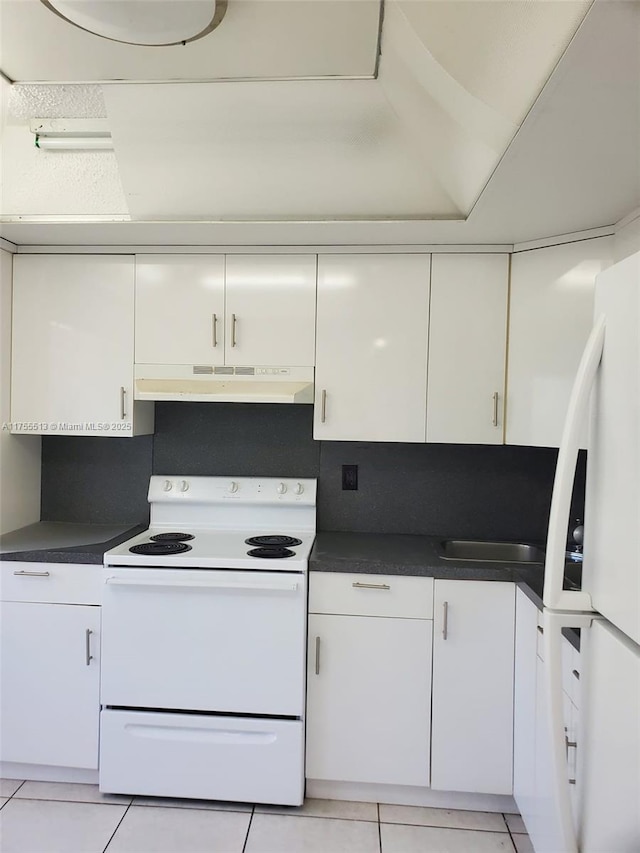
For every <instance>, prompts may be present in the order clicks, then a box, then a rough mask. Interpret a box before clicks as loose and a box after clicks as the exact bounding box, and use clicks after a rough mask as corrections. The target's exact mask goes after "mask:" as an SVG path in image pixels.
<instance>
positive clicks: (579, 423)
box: [542, 315, 605, 611]
mask: <svg viewBox="0 0 640 853" xmlns="http://www.w3.org/2000/svg"><path fill="white" fill-rule="evenodd" d="M604 337H605V318H604V315H600V316H599V317H598V318H597V319H596V321H595V323H594V326H593V328H592V330H591V334H590V335H589V339H588V341H587V344H586V346H585V349H584V352H583V353H582V358H581V360H580V364H579V366H578V372H577V373H576V378H575V380H574V383H573V388H572V389H571V397H570V398H569V407H568V409H567V417H566V419H565V423H564V429H563V431H562V439H561V441H560V449H559V451H558V463H557V465H556V474H555V479H554V481H553V493H552V496H551V512H550V514H549V532H548V535H547V549H546V557H545V566H544V592H543V596H542V597H543V601H544V606H545V607H549V608H551V609H553V610H583V611H584V610H587V611H592V610H593V605H592V603H591V596H590V595H589V593H587V592H569V591H566V590H563V589H562V586H563V582H564V561H565V551H566V547H567V530H568V527H569V512H570V509H571V493H572V491H573V480H574V477H575V473H576V464H577V461H578V451H579V449H580V446H579V445H580V434H581V431H582V428H583V426H584V424H585V423H586V421H587V415H588V412H589V398H590V396H591V389H592V388H593V383H594V381H595V378H596V373H597V372H598V366H599V364H600V360H601V358H602V351H603V348H604Z"/></svg>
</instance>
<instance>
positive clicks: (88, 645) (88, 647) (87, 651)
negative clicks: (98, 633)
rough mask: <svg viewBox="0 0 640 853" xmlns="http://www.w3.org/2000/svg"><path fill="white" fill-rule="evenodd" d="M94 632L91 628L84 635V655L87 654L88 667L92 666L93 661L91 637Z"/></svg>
mask: <svg viewBox="0 0 640 853" xmlns="http://www.w3.org/2000/svg"><path fill="white" fill-rule="evenodd" d="M92 634H93V631H92V630H91V628H87V630H86V631H85V633H84V654H85V663H86V665H87V666H90V664H91V661H92V660H93V655H92V654H91V635H92Z"/></svg>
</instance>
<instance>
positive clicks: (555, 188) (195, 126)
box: [0, 0, 640, 245]
mask: <svg viewBox="0 0 640 853" xmlns="http://www.w3.org/2000/svg"><path fill="white" fill-rule="evenodd" d="M2 2H7V0H0V4H1V3H2ZM8 2H14V0H8ZM231 2H233V0H230V3H231ZM241 2H242V0H241ZM265 2H269V0H265ZM291 2H297V0H291ZM0 8H1V7H0ZM479 9H483V10H484V11H485V13H486V16H487V17H485V16H483V15H480V14H479V13H478V12H479ZM553 10H555V11H556V13H557V14H555V15H554V14H552V11H553ZM585 10H587V14H586V17H584V20H582V23H581V19H582V16H583V14H584V12H585ZM465 16H467V17H465ZM527 16H528V17H527ZM464 21H466V25H465V26H463V22H464ZM498 21H499V22H500V24H501V26H502V29H501V30H500V29H499V28H497V22H498ZM525 23H526V26H525ZM560 24H562V26H560ZM575 28H577V31H576V33H575V36H574V37H573V38H572V37H571V35H572V32H573V30H574V29H575ZM639 33H640V2H637V0H636V2H608V0H596V2H595V3H594V4H593V5H592V6H589V5H588V3H582V2H577V3H573V2H570V0H569V2H558V3H556V2H554V0H545V2H541V3H538V2H534V3H513V2H509V3H503V2H500V0H496V2H490V1H489V0H487V2H482V0H477V2H471V3H467V2H452V3H441V2H437V0H433V1H432V0H387V2H386V8H385V18H384V24H383V37H382V55H381V60H380V65H379V70H378V76H377V79H372V80H305V81H273V80H271V81H245V82H216V83H206V82H205V83H197V84H196V83H181V84H171V83H170V84H163V85H118V84H115V85H105V86H99V85H95V86H77V85H76V86H69V85H67V86H61V85H58V86H47V85H41V86H33V85H17V86H13V87H8V88H12V90H13V91H12V92H11V94H10V97H9V98H8V99H7V100H8V102H9V113H10V116H9V120H8V124H7V125H6V127H5V134H4V139H3V143H4V153H3V158H4V162H5V164H8V163H11V168H10V169H9V168H5V169H4V176H3V177H4V187H3V196H4V198H3V209H2V214H3V218H4V219H5V220H10V221H8V222H6V224H5V225H3V226H2V234H3V236H5V237H7V238H8V239H11V240H14V241H15V242H17V243H20V244H31V245H37V244H39V243H49V244H51V243H65V244H67V245H73V244H76V243H89V244H91V243H92V244H95V245H98V244H100V243H105V242H106V243H111V244H115V243H118V244H129V245H135V244H139V245H143V244H147V243H149V244H171V245H178V244H182V245H232V244H247V245H248V244H256V245H270V244H285V245H289V244H291V245H293V244H298V245H304V244H312V245H316V244H340V243H342V244H371V243H384V244H423V243H432V244H435V243H444V244H456V243H485V242H486V243H512V242H521V241H524V240H536V239H544V238H546V237H550V236H553V235H560V234H566V233H570V232H576V231H583V230H586V229H591V228H598V227H600V226H604V225H611V224H612V223H614V222H616V221H618V220H619V219H620V218H622V217H623V216H625V215H626V214H627V213H628V212H629V211H630V210H631V209H633V208H635V207H637V206H638V204H640V161H639V160H638V155H637V151H638V144H639V140H640V113H639V110H640V50H638V43H639V41H638V39H639ZM501 34H502V35H501ZM463 35H464V38H463V37H462V36H463ZM567 42H569V43H568V47H567V46H566V45H567ZM534 47H535V49H534ZM565 47H566V50H565ZM532 54H535V56H534V59H535V61H533V59H531V55H532ZM558 58H559V61H558V62H557V65H556V66H555V67H553V66H554V62H555V61H556V60H557V59H558ZM552 68H553V73H551V76H550V78H549V79H548V80H547V82H546V84H545V80H546V77H545V75H546V74H547V73H550V72H551V69H552ZM474 69H475V71H474ZM545 69H546V70H545ZM500 81H502V82H500ZM543 84H544V86H543ZM541 86H543V89H542V92H541V93H539V94H538V92H539V88H540V87H541ZM76 89H77V90H80V91H79V92H77V93H74V92H73V91H72V90H76ZM198 90H200V91H199V92H198ZM56 93H57V94H56ZM162 93H164V94H165V95H166V99H163V97H162ZM209 93H210V95H211V97H210V98H209V97H208V95H209ZM235 93H237V97H236V94H235ZM1 100H2V99H1V98H0V101H1ZM105 102H106V104H105ZM531 103H533V106H531ZM74 105H75V106H74ZM235 107H237V109H235ZM530 107H531V108H530ZM34 109H35V110H37V112H34ZM69 110H71V112H70V111H69ZM74 110H75V112H74ZM72 115H75V116H76V117H96V118H97V117H107V118H108V120H109V122H110V126H111V130H112V133H113V139H114V144H115V153H114V152H109V153H102V154H84V153H77V152H68V153H66V154H64V155H56V154H53V153H51V152H39V153H38V152H36V153H37V154H38V156H36V153H34V150H33V139H32V138H31V139H30V138H29V137H30V134H29V132H28V119H29V118H30V117H35V116H38V117H39V118H55V117H58V116H60V117H70V116H72ZM29 143H30V147H29ZM505 148H506V152H505ZM26 151H28V155H27V154H25V152H26ZM503 152H504V153H503ZM285 154H286V155H287V156H285ZM496 164H497V165H496ZM258 165H259V166H260V168H258ZM245 166H246V168H244V167H245ZM47 169H49V173H47ZM323 170H324V171H323ZM323 176H324V179H323ZM80 183H81V186H80V185H79V184H80ZM31 189H33V192H31ZM47 189H50V190H51V191H50V192H48V193H47ZM36 190H37V193H36ZM85 190H86V192H85ZM61 197H64V198H65V199H66V200H68V201H69V206H68V207H67V208H65V209H62V207H61V206H60V205H59V206H58V207H57V208H56V207H55V206H54V204H55V203H56V201H58V202H59V200H60V198H61ZM33 198H37V200H38V202H39V205H38V207H35V206H34V205H33V203H32V201H33ZM72 204H73V205H75V206H72ZM469 210H470V212H469ZM92 219H93V220H94V222H93V223H92ZM29 220H30V221H29ZM107 220H109V221H107ZM127 220H128V221H127ZM101 223H104V225H102V224H101Z"/></svg>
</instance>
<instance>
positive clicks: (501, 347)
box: [427, 254, 509, 444]
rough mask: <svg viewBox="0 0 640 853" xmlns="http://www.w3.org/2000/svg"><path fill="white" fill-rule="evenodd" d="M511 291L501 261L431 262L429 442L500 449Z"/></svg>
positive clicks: (452, 258) (450, 257)
mask: <svg viewBox="0 0 640 853" xmlns="http://www.w3.org/2000/svg"><path fill="white" fill-rule="evenodd" d="M508 289H509V256H508V255H506V254H479V255H466V254H437V255H435V254H434V255H433V259H432V266H431V324H430V329H429V380H428V384H427V389H428V395H427V441H429V442H443V443H450V444H453V443H456V444H502V441H503V429H504V386H505V357H506V340H507V302H508Z"/></svg>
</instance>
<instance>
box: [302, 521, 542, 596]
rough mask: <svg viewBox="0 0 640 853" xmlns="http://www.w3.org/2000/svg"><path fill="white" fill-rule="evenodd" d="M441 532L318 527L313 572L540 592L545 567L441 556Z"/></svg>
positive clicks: (310, 562)
mask: <svg viewBox="0 0 640 853" xmlns="http://www.w3.org/2000/svg"><path fill="white" fill-rule="evenodd" d="M441 541H442V537H441V536H417V535H407V534H388V533H336V532H324V531H320V532H319V533H318V534H317V536H316V541H315V545H314V546H313V550H312V552H311V556H310V558H309V570H310V571H312V572H314V571H315V572H358V573H361V572H364V573H368V574H385V575H418V576H421V577H430V578H441V579H446V578H450V579H452V580H482V581H512V582H517V581H520V580H523V581H524V582H525V583H528V582H531V583H533V584H534V586H535V588H536V591H537V590H538V589H539V592H540V595H542V578H543V566H542V565H541V564H536V565H535V566H532V565H529V566H527V567H526V569H525V572H526V577H523V578H521V577H520V573H521V572H522V563H518V564H515V563H514V564H509V563H494V562H485V561H480V560H474V561H470V560H452V559H449V558H445V557H443V556H442V552H441V548H440V542H441Z"/></svg>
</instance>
